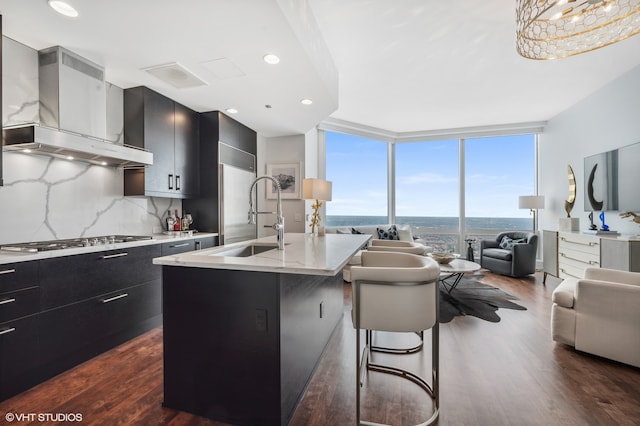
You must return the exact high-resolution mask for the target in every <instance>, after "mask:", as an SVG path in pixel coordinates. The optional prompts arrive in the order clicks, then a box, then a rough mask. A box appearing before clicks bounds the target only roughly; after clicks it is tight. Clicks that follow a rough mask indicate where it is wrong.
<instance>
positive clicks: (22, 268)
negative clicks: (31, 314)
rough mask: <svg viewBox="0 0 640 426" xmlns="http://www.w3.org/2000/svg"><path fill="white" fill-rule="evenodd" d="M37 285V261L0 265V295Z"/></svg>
mask: <svg viewBox="0 0 640 426" xmlns="http://www.w3.org/2000/svg"><path fill="white" fill-rule="evenodd" d="M36 285H38V261H35V260H34V261H31V262H19V263H8V264H4V265H0V293H6V292H8V291H13V290H18V289H21V288H27V287H33V286H36Z"/></svg>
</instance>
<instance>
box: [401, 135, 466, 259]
mask: <svg viewBox="0 0 640 426" xmlns="http://www.w3.org/2000/svg"><path fill="white" fill-rule="evenodd" d="M395 157H396V158H395V164H396V167H395V169H396V179H395V183H396V185H395V188H396V222H397V223H402V224H410V225H411V228H412V231H413V234H414V236H417V237H420V238H421V239H423V240H425V241H427V244H428V245H430V246H432V247H434V249H435V250H451V251H455V250H456V249H457V242H458V235H459V224H460V208H459V206H460V195H459V194H460V168H459V143H458V140H457V139H454V140H445V141H430V142H411V143H398V144H396V146H395Z"/></svg>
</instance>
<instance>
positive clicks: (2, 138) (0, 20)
mask: <svg viewBox="0 0 640 426" xmlns="http://www.w3.org/2000/svg"><path fill="white" fill-rule="evenodd" d="M0 76H2V15H0ZM2 99H3V98H2V78H0V117H2ZM0 120H1V119H0ZM3 135H4V132H2V133H0V186H2V185H3V184H4V183H3V180H2V146H3V145H4V136H3Z"/></svg>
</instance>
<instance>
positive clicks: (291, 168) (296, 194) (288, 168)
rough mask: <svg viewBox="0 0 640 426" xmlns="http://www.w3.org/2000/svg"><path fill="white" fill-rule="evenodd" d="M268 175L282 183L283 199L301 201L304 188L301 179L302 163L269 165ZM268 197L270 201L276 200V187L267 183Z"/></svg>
mask: <svg viewBox="0 0 640 426" xmlns="http://www.w3.org/2000/svg"><path fill="white" fill-rule="evenodd" d="M267 175H268V176H272V177H273V178H275V179H276V180H277V181H278V182H279V183H280V189H281V191H282V192H281V195H282V199H299V198H300V191H301V187H302V179H301V178H300V163H287V164H267ZM265 188H266V192H267V194H266V196H267V198H268V199H276V198H277V191H276V186H275V185H273V183H272V184H269V181H266V185H265Z"/></svg>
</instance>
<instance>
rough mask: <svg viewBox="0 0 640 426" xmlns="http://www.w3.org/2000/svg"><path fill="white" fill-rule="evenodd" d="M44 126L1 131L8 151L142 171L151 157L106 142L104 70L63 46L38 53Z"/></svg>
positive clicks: (136, 149) (141, 151) (41, 118)
mask: <svg viewBox="0 0 640 426" xmlns="http://www.w3.org/2000/svg"><path fill="white" fill-rule="evenodd" d="M38 80H39V118H40V123H39V124H37V123H34V124H33V125H26V126H25V125H22V126H20V127H17V126H16V127H6V128H5V129H3V135H4V146H3V150H4V151H21V152H33V153H34V154H43V155H48V156H52V157H58V158H67V159H70V157H73V159H74V160H79V161H86V162H89V163H92V164H99V165H107V166H117V167H140V166H145V165H151V164H153V154H152V153H150V152H148V151H145V150H141V149H139V148H136V147H131V146H127V145H121V144H118V143H112V142H110V141H107V140H106V137H105V134H106V121H107V115H106V84H105V81H104V69H103V68H102V67H101V66H99V65H97V64H95V63H93V62H91V61H89V60H87V59H85V58H83V57H81V56H79V55H77V54H75V53H73V52H70V51H68V50H66V49H64V48H62V47H60V46H55V47H51V48H48V49H43V50H40V51H39V52H38Z"/></svg>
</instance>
